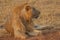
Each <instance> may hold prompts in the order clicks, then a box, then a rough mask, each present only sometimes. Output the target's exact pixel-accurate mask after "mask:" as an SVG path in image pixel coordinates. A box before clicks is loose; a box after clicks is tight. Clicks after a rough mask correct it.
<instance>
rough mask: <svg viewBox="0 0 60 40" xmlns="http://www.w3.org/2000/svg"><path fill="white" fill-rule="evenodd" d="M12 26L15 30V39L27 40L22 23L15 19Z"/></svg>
mask: <svg viewBox="0 0 60 40" xmlns="http://www.w3.org/2000/svg"><path fill="white" fill-rule="evenodd" d="M12 26H13V28H14V37H15V38H21V39H25V38H26V37H27V36H26V34H25V28H24V25H23V24H22V23H21V21H19V20H16V19H15V20H14V21H13V24H12Z"/></svg>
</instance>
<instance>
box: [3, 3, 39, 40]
mask: <svg viewBox="0 0 60 40" xmlns="http://www.w3.org/2000/svg"><path fill="white" fill-rule="evenodd" d="M39 14H40V12H39V11H38V10H36V9H35V8H34V7H32V6H30V5H28V3H25V4H23V5H21V6H15V7H14V8H13V11H12V16H11V17H10V20H8V21H7V22H6V23H5V24H4V26H5V29H6V30H7V31H8V32H9V33H10V34H11V35H12V36H14V37H16V38H23V39H24V38H26V37H27V32H33V31H34V28H33V27H34V24H33V20H32V19H33V18H38V17H39Z"/></svg>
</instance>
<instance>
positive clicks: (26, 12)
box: [20, 5, 40, 22]
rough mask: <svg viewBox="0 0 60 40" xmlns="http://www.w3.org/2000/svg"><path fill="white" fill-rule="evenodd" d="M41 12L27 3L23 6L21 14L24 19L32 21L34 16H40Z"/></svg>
mask: <svg viewBox="0 0 60 40" xmlns="http://www.w3.org/2000/svg"><path fill="white" fill-rule="evenodd" d="M39 14H40V12H39V11H38V10H37V9H35V8H34V7H32V6H30V5H25V6H24V7H23V9H22V10H21V13H20V16H21V17H22V18H23V19H24V20H26V21H30V22H31V20H32V18H38V17H39Z"/></svg>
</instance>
